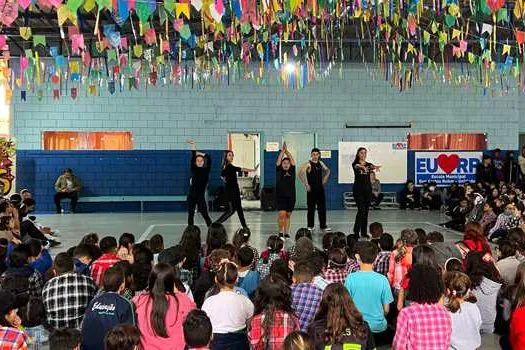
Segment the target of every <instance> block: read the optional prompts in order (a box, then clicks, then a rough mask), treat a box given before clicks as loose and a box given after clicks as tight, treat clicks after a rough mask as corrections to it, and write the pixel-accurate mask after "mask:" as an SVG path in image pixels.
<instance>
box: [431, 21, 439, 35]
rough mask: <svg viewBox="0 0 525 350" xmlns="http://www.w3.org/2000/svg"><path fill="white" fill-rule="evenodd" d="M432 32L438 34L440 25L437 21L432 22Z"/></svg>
mask: <svg viewBox="0 0 525 350" xmlns="http://www.w3.org/2000/svg"><path fill="white" fill-rule="evenodd" d="M431 30H432V34H436V32H437V31H438V25H437V23H436V22H434V21H433V22H432V29H431Z"/></svg>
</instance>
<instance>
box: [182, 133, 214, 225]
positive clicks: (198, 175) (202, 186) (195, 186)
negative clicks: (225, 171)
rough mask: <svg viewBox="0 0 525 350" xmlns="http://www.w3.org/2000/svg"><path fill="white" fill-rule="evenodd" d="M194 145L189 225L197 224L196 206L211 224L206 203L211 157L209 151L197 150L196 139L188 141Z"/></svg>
mask: <svg viewBox="0 0 525 350" xmlns="http://www.w3.org/2000/svg"><path fill="white" fill-rule="evenodd" d="M186 142H187V143H189V144H190V145H191V147H192V150H191V163H190V168H191V179H190V190H189V192H188V225H190V226H192V225H194V224H195V220H194V218H195V208H197V209H198V210H199V212H200V213H201V215H202V218H203V219H204V221H206V225H207V226H210V225H211V219H210V216H209V215H208V206H207V205H206V198H205V195H206V187H207V186H208V180H209V178H210V171H211V157H210V155H209V154H208V153H202V152H197V148H196V144H195V141H193V140H188V141H186Z"/></svg>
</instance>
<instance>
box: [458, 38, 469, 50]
mask: <svg viewBox="0 0 525 350" xmlns="http://www.w3.org/2000/svg"><path fill="white" fill-rule="evenodd" d="M467 45H468V44H467V41H466V40H461V41H460V42H459V48H460V49H461V52H463V53H465V52H467Z"/></svg>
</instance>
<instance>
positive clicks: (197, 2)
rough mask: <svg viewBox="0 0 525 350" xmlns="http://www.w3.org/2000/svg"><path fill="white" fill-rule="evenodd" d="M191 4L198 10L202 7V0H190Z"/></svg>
mask: <svg viewBox="0 0 525 350" xmlns="http://www.w3.org/2000/svg"><path fill="white" fill-rule="evenodd" d="M191 6H193V8H194V9H195V10H197V11H200V10H201V8H202V0H191Z"/></svg>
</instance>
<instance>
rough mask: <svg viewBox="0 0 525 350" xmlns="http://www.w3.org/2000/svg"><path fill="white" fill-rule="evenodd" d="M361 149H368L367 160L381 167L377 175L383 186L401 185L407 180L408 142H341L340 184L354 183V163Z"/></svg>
mask: <svg viewBox="0 0 525 350" xmlns="http://www.w3.org/2000/svg"><path fill="white" fill-rule="evenodd" d="M359 147H365V148H366V149H367V158H366V160H367V161H368V162H370V163H372V164H374V165H381V170H380V171H379V172H377V173H376V176H377V178H378V179H379V180H380V181H381V183H383V184H399V183H404V182H406V180H407V144H406V142H339V161H338V170H339V183H340V184H350V183H354V171H353V170H352V162H353V161H354V159H355V154H356V152H357V149H358V148H359Z"/></svg>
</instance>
